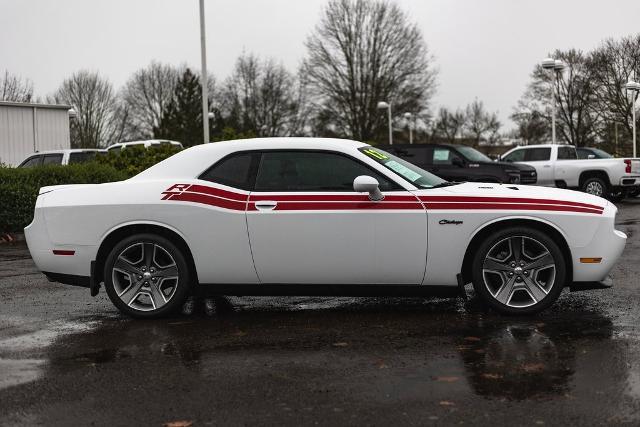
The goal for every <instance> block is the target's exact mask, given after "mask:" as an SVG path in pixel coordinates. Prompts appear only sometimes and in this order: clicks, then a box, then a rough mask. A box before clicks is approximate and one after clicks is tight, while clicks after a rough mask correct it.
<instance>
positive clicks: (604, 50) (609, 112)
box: [591, 34, 640, 140]
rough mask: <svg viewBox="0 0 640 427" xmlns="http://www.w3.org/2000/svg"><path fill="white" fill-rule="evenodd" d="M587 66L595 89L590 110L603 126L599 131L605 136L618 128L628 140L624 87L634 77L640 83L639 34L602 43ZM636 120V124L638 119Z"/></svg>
mask: <svg viewBox="0 0 640 427" xmlns="http://www.w3.org/2000/svg"><path fill="white" fill-rule="evenodd" d="M591 66H592V70H593V72H592V74H591V79H592V84H593V86H594V88H595V102H594V110H596V111H598V113H599V114H600V117H601V119H602V121H603V122H604V126H603V129H604V130H605V132H606V131H610V130H611V129H613V128H619V129H620V132H621V133H622V132H624V133H625V135H624V136H625V137H626V139H627V140H630V138H631V124H632V120H631V119H632V114H631V102H630V99H629V98H628V97H627V94H626V93H625V91H624V85H625V83H626V82H627V81H628V80H629V79H631V78H633V77H634V75H635V78H636V79H640V34H636V35H634V36H629V37H624V38H622V39H620V40H614V39H608V40H605V41H604V42H603V43H602V45H601V46H600V47H598V48H597V49H596V50H595V51H594V52H593V54H592V59H591ZM637 120H639V121H640V117H637ZM610 133H613V132H610Z"/></svg>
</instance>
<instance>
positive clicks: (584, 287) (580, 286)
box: [569, 276, 613, 292]
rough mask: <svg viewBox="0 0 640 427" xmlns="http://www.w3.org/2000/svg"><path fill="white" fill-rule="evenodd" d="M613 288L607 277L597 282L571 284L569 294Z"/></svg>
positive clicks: (610, 279)
mask: <svg viewBox="0 0 640 427" xmlns="http://www.w3.org/2000/svg"><path fill="white" fill-rule="evenodd" d="M612 287H613V279H612V278H611V276H607V277H605V278H604V280H600V281H599V282H573V283H572V284H570V285H569V290H570V291H571V292H578V291H590V290H593V289H609V288H612Z"/></svg>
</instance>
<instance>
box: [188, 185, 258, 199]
mask: <svg viewBox="0 0 640 427" xmlns="http://www.w3.org/2000/svg"><path fill="white" fill-rule="evenodd" d="M188 191H189V192H190V193H201V194H208V195H210V196H216V197H223V198H225V199H231V200H237V201H240V202H246V201H247V195H246V194H242V193H236V192H233V191H227V190H222V189H220V188H215V187H208V186H206V185H198V184H194V185H192V186H191V187H189V189H188Z"/></svg>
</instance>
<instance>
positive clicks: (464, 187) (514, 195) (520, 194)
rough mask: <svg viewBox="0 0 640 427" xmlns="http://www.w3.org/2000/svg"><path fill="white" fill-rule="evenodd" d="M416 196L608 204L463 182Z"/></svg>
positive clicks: (555, 192) (567, 193) (557, 191)
mask: <svg viewBox="0 0 640 427" xmlns="http://www.w3.org/2000/svg"><path fill="white" fill-rule="evenodd" d="M416 194H417V195H418V196H426V197H428V196H461V197H481V198H486V197H491V198H494V197H495V198H497V197H500V198H505V199H539V200H555V201H558V202H559V203H560V204H561V203H566V202H569V203H572V204H575V203H578V204H588V205H595V206H599V207H601V208H604V207H606V206H607V205H608V204H609V202H608V201H607V200H606V199H603V198H602V197H597V196H593V195H591V194H586V193H582V192H579V191H572V190H563V189H561V188H550V187H538V186H535V185H513V184H494V183H478V182H463V183H461V184H457V185H451V186H448V187H441V188H433V189H425V190H418V191H417V192H416Z"/></svg>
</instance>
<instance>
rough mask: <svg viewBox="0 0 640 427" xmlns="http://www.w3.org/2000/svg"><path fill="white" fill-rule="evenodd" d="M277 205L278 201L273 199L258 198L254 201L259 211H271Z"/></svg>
mask: <svg viewBox="0 0 640 427" xmlns="http://www.w3.org/2000/svg"><path fill="white" fill-rule="evenodd" d="M276 206H278V202H274V201H273V200H260V201H258V202H256V209H258V210H259V211H272V210H274V209H275V208H276Z"/></svg>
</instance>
